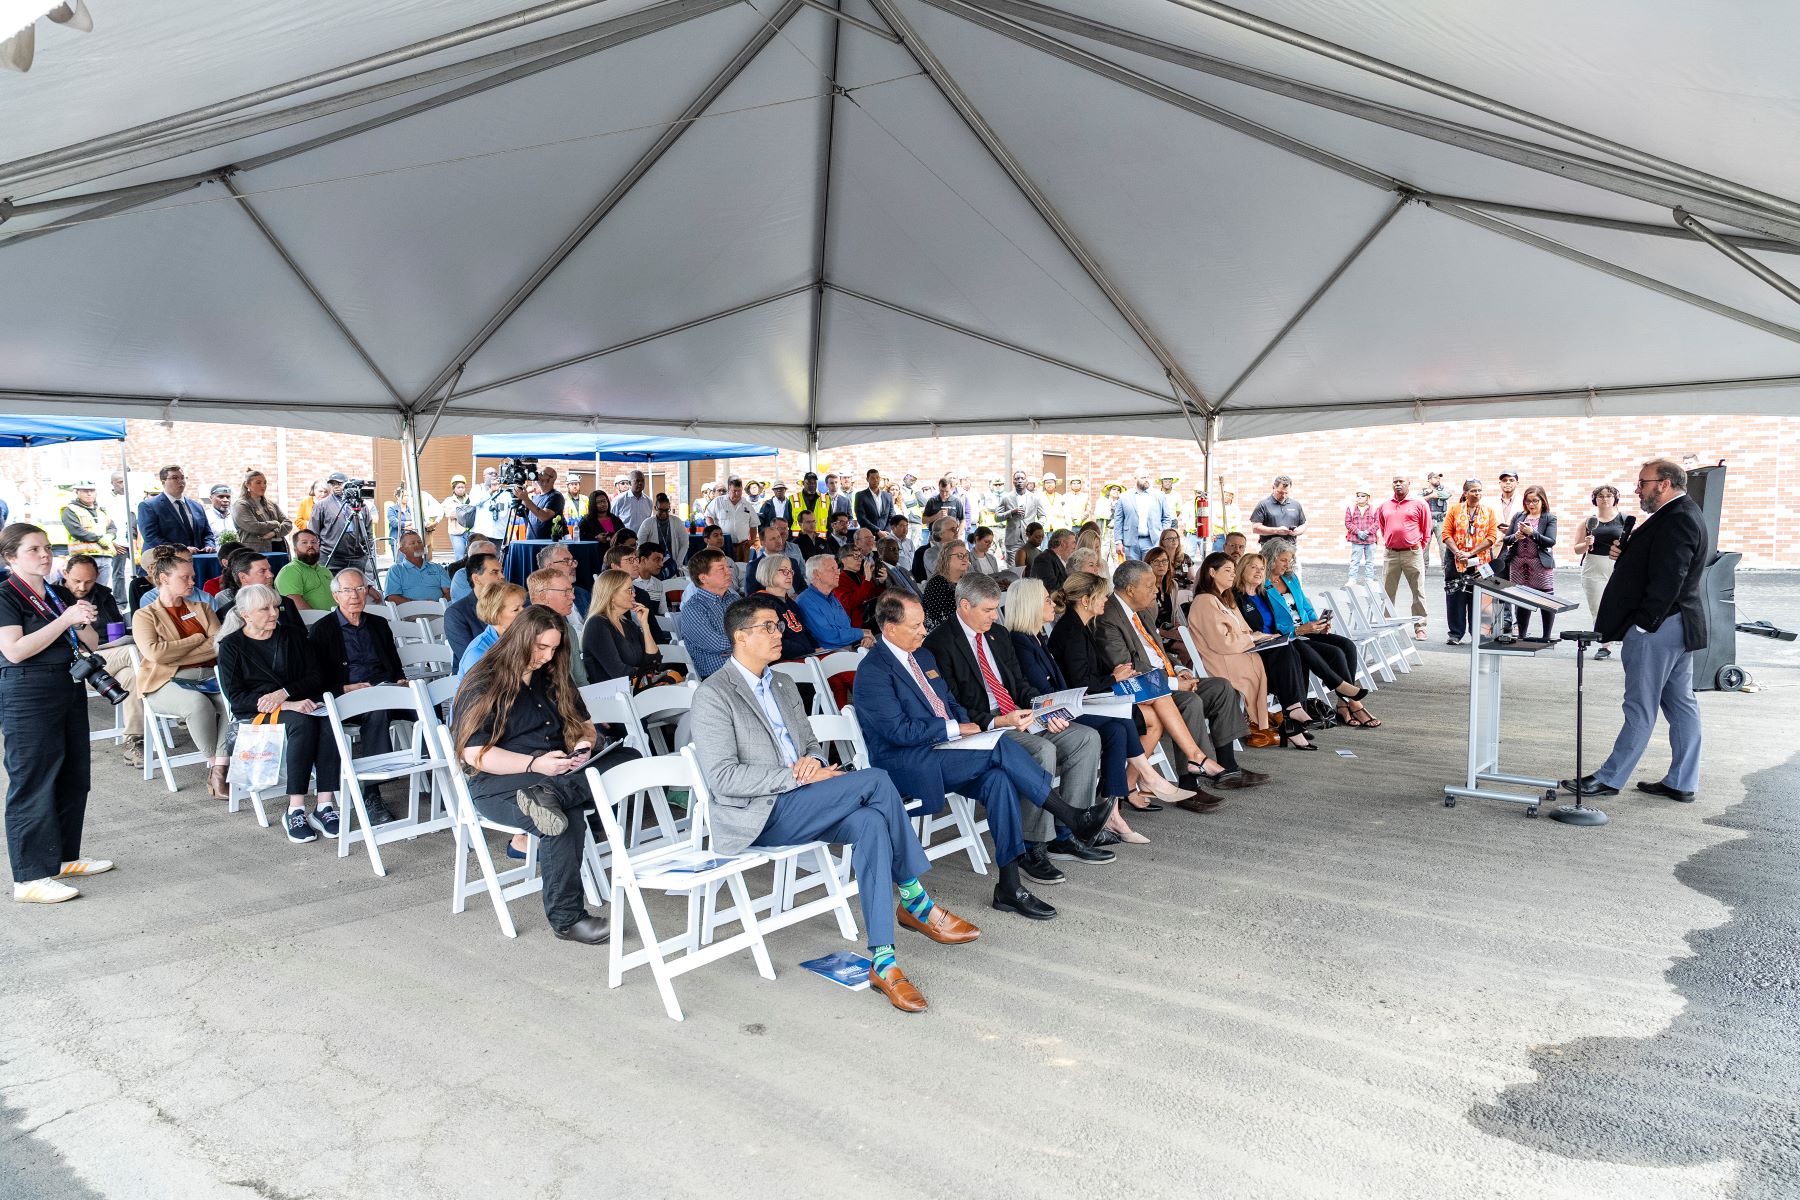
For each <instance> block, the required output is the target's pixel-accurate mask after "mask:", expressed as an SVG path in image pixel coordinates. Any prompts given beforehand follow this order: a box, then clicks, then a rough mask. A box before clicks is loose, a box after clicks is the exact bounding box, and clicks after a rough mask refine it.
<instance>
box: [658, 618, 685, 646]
mask: <svg viewBox="0 0 1800 1200" xmlns="http://www.w3.org/2000/svg"><path fill="white" fill-rule="evenodd" d="M651 620H653V621H655V622H656V627H657V628H658V629H660V630H662V631H663V632H664V633H666V634H668V635H669V640H670V641H671V642H676V643H679V642H680V641H681V622H680V621H678V620H676V619H675V618H674V617H673V616H665V615H664V614H662V613H652V614H651ZM663 649H664V651H667V650H668V645H667V644H666V643H665V644H664V646H663Z"/></svg>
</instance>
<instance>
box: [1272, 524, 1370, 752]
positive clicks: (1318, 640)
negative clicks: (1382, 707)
mask: <svg viewBox="0 0 1800 1200" xmlns="http://www.w3.org/2000/svg"><path fill="white" fill-rule="evenodd" d="M1262 556H1263V560H1264V561H1265V562H1267V563H1268V565H1269V578H1268V581H1267V582H1266V583H1264V584H1263V595H1264V596H1265V597H1266V598H1267V599H1268V601H1269V608H1270V610H1271V612H1272V613H1273V614H1274V617H1275V628H1276V629H1277V630H1279V631H1280V632H1282V633H1285V634H1286V635H1287V636H1288V637H1291V638H1293V639H1294V649H1296V650H1297V651H1299V653H1300V661H1302V662H1304V663H1305V664H1306V669H1307V670H1308V671H1309V672H1311V673H1312V674H1314V675H1316V676H1318V677H1319V678H1320V679H1321V680H1326V681H1330V680H1331V679H1333V678H1336V679H1340V680H1343V679H1355V678H1356V675H1357V660H1356V643H1355V642H1353V641H1351V640H1350V639H1349V638H1347V637H1344V636H1343V635H1342V634H1336V633H1333V632H1331V610H1330V609H1325V610H1324V611H1323V612H1315V611H1314V610H1313V606H1312V602H1311V601H1309V600H1308V599H1307V598H1306V592H1305V590H1304V589H1303V588H1302V587H1301V586H1300V577H1299V576H1298V575H1296V574H1294V543H1293V542H1291V541H1289V540H1288V539H1286V538H1279V537H1274V538H1268V539H1266V540H1264V542H1263V544H1262ZM1368 694H1369V692H1368V689H1366V688H1357V689H1356V691H1355V692H1354V693H1348V694H1345V693H1340V694H1339V696H1338V703H1337V715H1338V720H1339V721H1342V722H1343V723H1344V724H1345V725H1348V726H1350V727H1351V728H1352V729H1374V728H1376V727H1377V726H1379V725H1380V724H1381V722H1380V721H1377V720H1376V719H1375V718H1374V717H1373V716H1371V715H1370V714H1369V710H1368V709H1366V708H1364V707H1363V703H1362V701H1363V697H1364V696H1366V695H1368Z"/></svg>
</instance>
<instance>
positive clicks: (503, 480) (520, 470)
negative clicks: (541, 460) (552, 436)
mask: <svg viewBox="0 0 1800 1200" xmlns="http://www.w3.org/2000/svg"><path fill="white" fill-rule="evenodd" d="M537 477H538V460H537V459H535V458H509V459H507V460H506V461H504V462H502V463H501V464H500V486H501V487H524V486H525V485H526V484H528V483H536V482H537Z"/></svg>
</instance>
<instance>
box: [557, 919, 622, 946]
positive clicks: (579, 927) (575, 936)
mask: <svg viewBox="0 0 1800 1200" xmlns="http://www.w3.org/2000/svg"><path fill="white" fill-rule="evenodd" d="M555 933H556V936H557V937H559V938H561V939H562V940H563V941H565V942H580V943H581V944H582V945H584V946H602V945H605V944H606V939H607V938H609V937H611V936H612V931H611V930H610V929H609V928H608V927H607V924H606V919H605V918H604V917H583V918H581V920H579V921H577V922H575V923H574V924H573V925H570V926H569V927H567V928H566V929H558V930H555Z"/></svg>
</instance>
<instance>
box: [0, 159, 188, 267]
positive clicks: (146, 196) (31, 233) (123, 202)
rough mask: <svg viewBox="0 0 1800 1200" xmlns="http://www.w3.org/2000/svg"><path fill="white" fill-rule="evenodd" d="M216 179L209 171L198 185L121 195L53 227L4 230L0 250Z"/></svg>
mask: <svg viewBox="0 0 1800 1200" xmlns="http://www.w3.org/2000/svg"><path fill="white" fill-rule="evenodd" d="M218 177H219V173H218V172H217V171H209V172H207V175H206V178H205V179H204V180H201V181H200V182H198V183H195V182H191V181H189V180H187V179H177V180H173V181H171V182H169V183H167V184H165V185H163V188H162V190H161V191H158V190H157V189H156V188H154V187H152V188H150V189H149V190H147V191H143V192H136V193H134V194H133V195H130V196H121V197H119V198H118V199H116V200H109V201H107V202H106V203H104V204H96V205H94V207H92V208H87V209H83V210H82V211H81V212H78V213H76V214H74V215H73V216H69V217H64V218H63V219H62V220H60V221H56V222H54V223H52V224H49V225H40V226H39V227H37V228H36V229H24V230H20V231H19V232H17V233H13V234H7V233H6V232H5V231H4V230H0V250H3V249H5V248H6V247H8V246H17V245H20V244H22V243H24V242H29V241H30V240H31V239H32V238H40V237H48V236H49V235H50V234H53V233H55V232H56V231H57V230H59V229H69V228H72V227H74V226H76V225H84V224H86V223H87V222H89V221H100V220H104V219H106V218H107V217H111V216H115V215H117V214H119V213H122V212H129V211H131V210H132V209H134V208H141V207H142V206H143V205H146V204H150V203H152V202H154V201H157V200H161V199H163V198H165V197H168V196H174V195H177V194H179V193H181V192H185V191H187V190H188V189H190V188H194V187H203V186H205V184H207V183H209V182H211V181H213V180H216V179H217V178H218ZM14 211H15V212H16V211H18V210H16V209H15V210H14Z"/></svg>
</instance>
